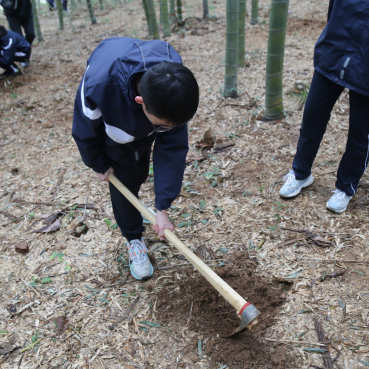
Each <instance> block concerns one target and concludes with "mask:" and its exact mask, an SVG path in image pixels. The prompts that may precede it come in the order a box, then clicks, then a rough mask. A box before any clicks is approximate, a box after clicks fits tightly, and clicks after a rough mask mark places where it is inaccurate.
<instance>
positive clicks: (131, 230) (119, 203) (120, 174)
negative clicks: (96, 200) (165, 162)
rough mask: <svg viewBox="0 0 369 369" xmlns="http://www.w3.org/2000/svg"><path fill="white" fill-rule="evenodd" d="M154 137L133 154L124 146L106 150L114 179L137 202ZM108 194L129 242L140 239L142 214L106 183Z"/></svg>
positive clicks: (145, 176) (118, 222)
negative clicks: (132, 195) (125, 188)
mask: <svg viewBox="0 0 369 369" xmlns="http://www.w3.org/2000/svg"><path fill="white" fill-rule="evenodd" d="M154 138H155V135H151V136H149V138H148V139H147V140H145V142H144V144H143V145H141V147H139V149H137V151H136V150H130V149H128V148H127V145H116V146H111V147H109V148H105V153H106V155H107V157H108V158H109V161H110V164H111V166H112V167H113V168H114V173H115V176H116V177H117V178H118V179H119V180H120V181H121V182H122V183H123V184H124V185H125V186H126V187H127V188H128V189H129V190H130V191H131V192H132V193H133V194H134V195H135V196H136V197H137V198H138V197H139V196H138V193H139V190H140V187H141V185H142V184H143V183H144V182H145V181H146V179H147V177H148V175H149V169H150V154H151V146H152V142H153V141H154ZM109 190H110V197H111V202H112V205H113V212H114V217H115V220H116V221H117V224H118V226H119V228H120V230H121V232H122V235H123V236H124V237H126V238H127V240H128V241H131V240H135V239H141V237H142V233H143V231H144V230H145V227H144V226H143V219H142V215H141V213H140V212H139V211H138V210H137V209H136V208H135V207H134V206H133V205H132V204H131V203H130V202H129V201H128V200H127V199H126V198H125V196H123V195H122V194H121V193H120V192H119V190H117V188H116V187H115V186H114V185H113V184H111V183H110V182H109Z"/></svg>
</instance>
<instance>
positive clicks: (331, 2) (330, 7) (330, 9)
mask: <svg viewBox="0 0 369 369" xmlns="http://www.w3.org/2000/svg"><path fill="white" fill-rule="evenodd" d="M333 4H334V0H329V6H328V15H327V22H328V21H329V18H330V17H331V14H332V9H333Z"/></svg>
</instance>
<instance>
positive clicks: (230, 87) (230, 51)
mask: <svg viewBox="0 0 369 369" xmlns="http://www.w3.org/2000/svg"><path fill="white" fill-rule="evenodd" d="M238 20H239V0H227V24H226V56H225V79H224V96H225V97H236V96H237V56H238V55H237V54H238Z"/></svg>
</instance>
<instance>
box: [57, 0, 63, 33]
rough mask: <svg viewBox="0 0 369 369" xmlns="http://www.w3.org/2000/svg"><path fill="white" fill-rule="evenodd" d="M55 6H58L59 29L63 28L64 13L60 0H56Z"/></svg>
mask: <svg viewBox="0 0 369 369" xmlns="http://www.w3.org/2000/svg"><path fill="white" fill-rule="evenodd" d="M56 6H57V8H58V15H59V29H64V15H63V4H62V0H56Z"/></svg>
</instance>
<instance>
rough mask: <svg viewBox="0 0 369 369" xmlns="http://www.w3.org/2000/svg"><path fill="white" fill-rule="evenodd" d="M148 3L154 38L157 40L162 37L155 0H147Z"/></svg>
mask: <svg viewBox="0 0 369 369" xmlns="http://www.w3.org/2000/svg"><path fill="white" fill-rule="evenodd" d="M147 4H148V6H149V18H150V23H151V29H152V34H153V38H154V39H155V40H159V39H160V36H159V27H158V21H157V20H156V12H155V5H154V0H147Z"/></svg>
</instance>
